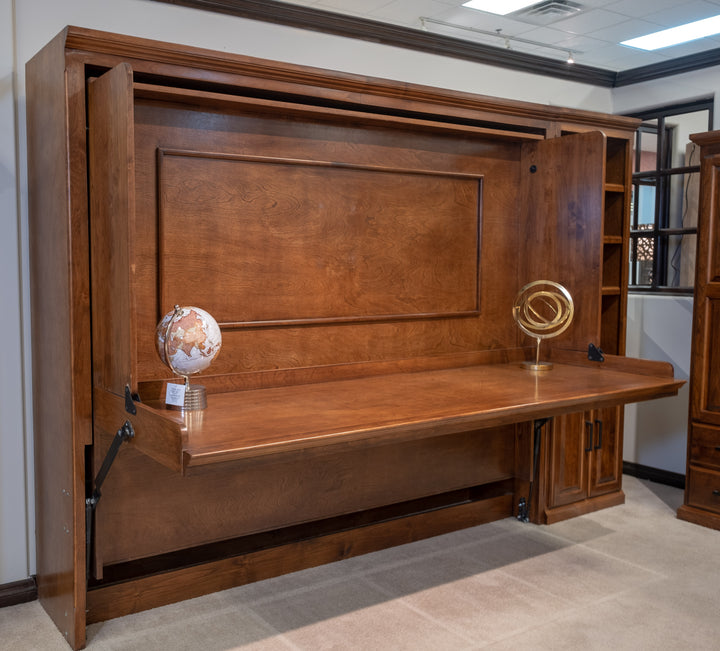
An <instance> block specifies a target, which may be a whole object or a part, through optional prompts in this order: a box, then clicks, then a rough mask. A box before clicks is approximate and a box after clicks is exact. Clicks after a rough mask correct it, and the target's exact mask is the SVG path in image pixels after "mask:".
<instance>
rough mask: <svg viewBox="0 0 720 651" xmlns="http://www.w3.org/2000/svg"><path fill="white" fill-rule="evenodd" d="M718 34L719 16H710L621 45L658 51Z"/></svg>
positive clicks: (719, 29)
mask: <svg viewBox="0 0 720 651" xmlns="http://www.w3.org/2000/svg"><path fill="white" fill-rule="evenodd" d="M718 33H720V16H712V17H711V18H705V19H703V20H697V21H695V22H694V23H688V24H687V25H679V26H678V27H671V28H670V29H664V30H662V31H661V32H655V33H654V34H648V35H647V36H640V37H638V38H631V39H630V40H629V41H623V42H622V43H621V45H627V46H628V47H635V48H638V49H639V50H659V49H660V48H663V47H670V46H671V45H678V44H679V43H687V42H688V41H694V40H696V39H698V38H705V37H706V36H712V35H713V34H718Z"/></svg>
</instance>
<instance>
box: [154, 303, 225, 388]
mask: <svg viewBox="0 0 720 651" xmlns="http://www.w3.org/2000/svg"><path fill="white" fill-rule="evenodd" d="M155 335H156V343H157V351H158V354H159V355H160V359H161V360H162V361H163V363H165V364H167V366H169V367H170V370H172V371H173V372H174V373H176V374H177V375H183V376H188V375H193V374H195V373H200V372H201V371H204V370H205V369H206V368H207V367H208V366H210V364H211V363H212V361H213V360H214V359H215V358H216V357H217V354H218V353H219V352H220V348H221V346H222V335H221V333H220V327H219V326H218V324H217V321H215V319H214V318H213V317H212V316H211V315H210V314H209V313H208V312H206V311H205V310H202V309H200V308H199V307H192V306H190V307H179V306H177V305H176V306H175V309H174V310H173V311H172V312H168V313H167V314H166V315H165V316H164V317H163V318H162V319H161V320H160V323H158V325H157V329H156V331H155Z"/></svg>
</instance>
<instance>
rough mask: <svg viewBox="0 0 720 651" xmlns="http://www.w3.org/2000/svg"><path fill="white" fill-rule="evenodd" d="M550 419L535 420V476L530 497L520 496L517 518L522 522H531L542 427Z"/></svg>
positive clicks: (531, 483)
mask: <svg viewBox="0 0 720 651" xmlns="http://www.w3.org/2000/svg"><path fill="white" fill-rule="evenodd" d="M549 420H550V418H538V419H537V420H535V421H533V473H532V474H533V476H532V479H531V480H530V488H529V490H528V498H527V500H525V498H524V497H521V498H520V502H519V503H518V514H517V519H518V520H520V521H521V522H530V508H531V505H532V496H533V485H534V484H536V483H537V480H538V472H539V467H540V464H539V460H540V435H541V432H542V428H543V427H545V424H546V423H547V422H548V421H549Z"/></svg>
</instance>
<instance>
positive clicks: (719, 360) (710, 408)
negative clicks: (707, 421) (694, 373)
mask: <svg viewBox="0 0 720 651" xmlns="http://www.w3.org/2000/svg"><path fill="white" fill-rule="evenodd" d="M705 327H706V328H707V333H708V335H707V338H706V340H705V345H706V346H707V349H706V352H705V363H704V365H703V367H702V368H703V370H702V372H703V378H702V380H701V386H700V387H698V388H700V391H702V394H701V395H703V394H704V400H703V403H704V404H702V407H701V408H702V411H703V412H711V413H712V414H715V415H717V416H718V417H720V373H718V368H720V366H719V365H720V337H718V336H713V334H711V333H717V332H718V329H719V328H720V300H718V299H712V300H709V301H707V310H706V326H705Z"/></svg>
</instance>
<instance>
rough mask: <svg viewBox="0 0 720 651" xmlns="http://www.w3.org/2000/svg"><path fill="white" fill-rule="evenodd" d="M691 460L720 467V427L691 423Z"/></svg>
mask: <svg viewBox="0 0 720 651" xmlns="http://www.w3.org/2000/svg"><path fill="white" fill-rule="evenodd" d="M690 462H691V463H697V464H702V465H704V466H713V467H716V468H719V469H720V428H717V427H708V426H707V425H691V431H690Z"/></svg>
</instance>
